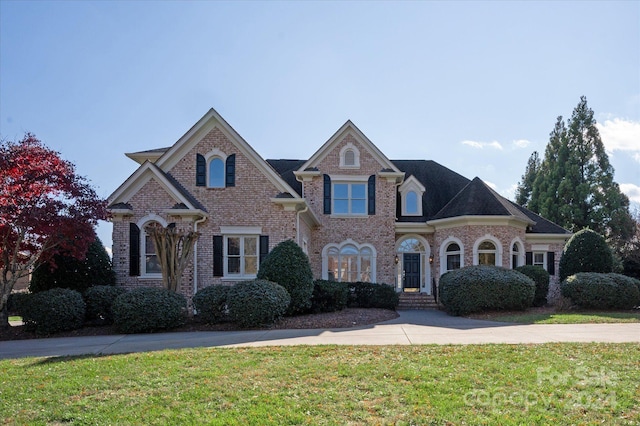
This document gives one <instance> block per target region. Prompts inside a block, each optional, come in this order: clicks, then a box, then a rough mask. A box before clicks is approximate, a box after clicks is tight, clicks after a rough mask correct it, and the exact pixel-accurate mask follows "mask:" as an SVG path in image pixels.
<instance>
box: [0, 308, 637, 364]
mask: <svg viewBox="0 0 640 426" xmlns="http://www.w3.org/2000/svg"><path fill="white" fill-rule="evenodd" d="M398 313H399V314H400V316H399V317H398V318H396V319H393V320H390V321H385V322H382V323H379V324H372V325H368V326H359V327H354V328H339V329H311V330H249V331H208V332H204V331H198V332H189V333H155V334H119V335H112V336H91V337H61V338H49V339H32V340H16V341H6V342H0V359H3V358H4V359H7V358H22V357H51V356H67V355H85V354H93V355H100V354H120V353H130V352H147V351H157V350H162V349H178V348H196V347H205V348H206V347H235V346H277V345H281V346H285V345H425V344H487V343H512V344H516V343H525V344H526V343H548V342H615V343H622V342H636V343H640V323H631V324H629V323H627V324H575V325H574V324H549V325H542V324H534V325H520V324H512V323H503V322H492V321H483V320H475V319H469V318H461V317H452V316H449V315H447V314H446V313H444V312H442V311H437V310H415V311H398Z"/></svg>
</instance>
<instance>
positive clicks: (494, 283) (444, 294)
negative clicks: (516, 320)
mask: <svg viewBox="0 0 640 426" xmlns="http://www.w3.org/2000/svg"><path fill="white" fill-rule="evenodd" d="M439 291H440V302H442V304H443V305H444V307H445V308H446V309H447V311H448V312H449V313H451V314H452V315H466V314H470V313H472V312H480V311H484V310H499V309H526V308H528V307H529V306H531V303H532V302H533V298H534V295H535V291H536V284H535V282H534V281H533V280H532V279H531V278H529V277H527V276H526V275H524V274H521V273H520V272H518V271H515V270H513V269H505V268H500V267H496V266H468V267H466V268H462V269H456V270H454V271H450V272H447V273H446V274H444V275H443V276H442V277H441V278H440V290H439Z"/></svg>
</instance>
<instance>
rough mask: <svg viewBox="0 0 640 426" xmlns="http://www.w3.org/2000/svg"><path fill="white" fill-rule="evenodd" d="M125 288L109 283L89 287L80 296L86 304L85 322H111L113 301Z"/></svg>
mask: <svg viewBox="0 0 640 426" xmlns="http://www.w3.org/2000/svg"><path fill="white" fill-rule="evenodd" d="M126 292H127V289H125V288H124V287H114V286H110V285H97V286H94V287H89V288H88V289H87V290H86V291H85V292H84V294H83V295H82V298H83V299H84V303H85V304H86V305H87V309H86V313H85V319H86V321H87V322H93V323H100V324H113V311H112V305H113V302H114V301H115V300H116V299H117V298H118V296H120V295H121V294H123V293H126Z"/></svg>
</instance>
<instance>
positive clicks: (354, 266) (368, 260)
mask: <svg viewBox="0 0 640 426" xmlns="http://www.w3.org/2000/svg"><path fill="white" fill-rule="evenodd" d="M324 253H325V254H324V256H325V264H326V268H325V271H326V277H325V278H326V279H328V280H331V281H340V282H355V281H364V282H372V281H373V280H374V278H375V276H374V268H375V255H374V251H373V249H372V248H370V247H368V246H363V247H358V246H357V245H355V244H345V245H342V246H336V245H330V246H328V247H327V248H326V249H325V250H324ZM323 275H324V274H323Z"/></svg>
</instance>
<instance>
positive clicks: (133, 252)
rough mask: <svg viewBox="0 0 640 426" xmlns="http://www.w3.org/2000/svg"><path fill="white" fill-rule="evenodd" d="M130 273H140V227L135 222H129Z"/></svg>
mask: <svg viewBox="0 0 640 426" xmlns="http://www.w3.org/2000/svg"><path fill="white" fill-rule="evenodd" d="M129 275H130V276H132V277H137V276H138V275H140V228H138V225H136V224H135V223H130V224H129Z"/></svg>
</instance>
